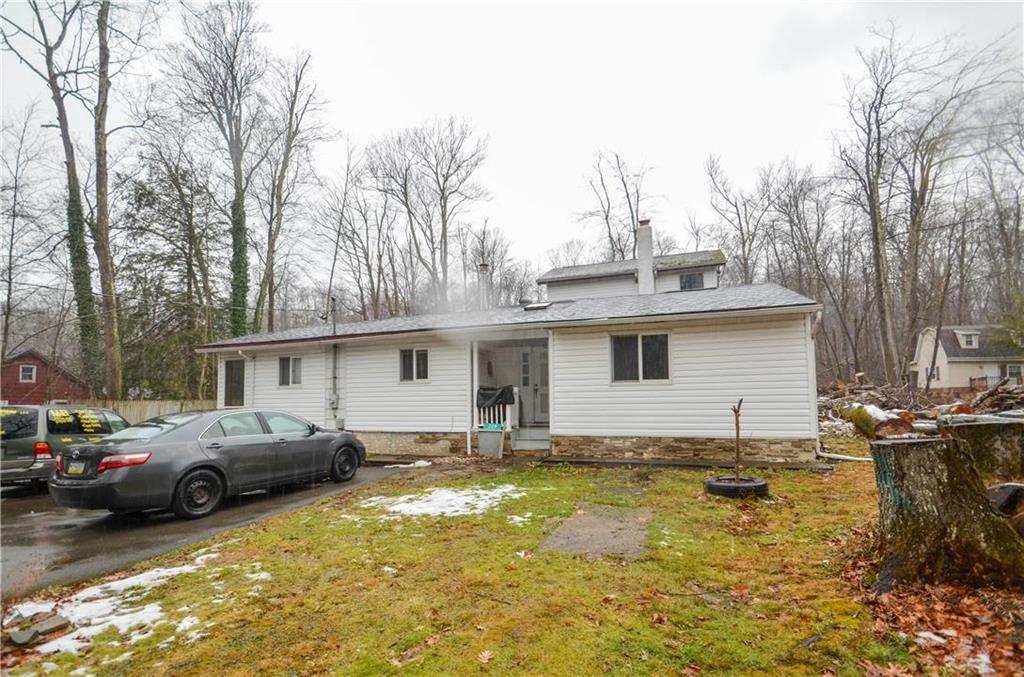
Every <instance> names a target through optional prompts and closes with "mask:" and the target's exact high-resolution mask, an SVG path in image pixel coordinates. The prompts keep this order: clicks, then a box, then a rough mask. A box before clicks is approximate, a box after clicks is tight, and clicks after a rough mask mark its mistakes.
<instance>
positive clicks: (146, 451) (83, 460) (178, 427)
mask: <svg viewBox="0 0 1024 677" xmlns="http://www.w3.org/2000/svg"><path fill="white" fill-rule="evenodd" d="M365 460H366V448H365V447H364V446H363V443H362V441H361V440H360V439H359V437H357V436H356V435H354V434H352V433H350V432H345V431H338V430H325V429H323V428H320V427H319V426H317V425H314V424H312V423H309V422H308V421H305V420H303V419H301V418H299V417H297V416H293V415H292V414H288V413H285V412H282V411H269V410H252V409H231V410H216V411H195V412H186V413H181V414H168V415H166V416H158V417H156V418H152V419H149V420H148V421H144V422H142V423H138V424H136V425H133V426H129V427H128V428H125V429H124V430H121V431H120V432H117V433H114V434H113V435H110V436H108V437H106V438H104V439H103V440H102V441H99V442H96V443H94V444H81V445H75V446H73V447H71V448H70V449H69V450H67V451H65V452H64V453H62V454H60V455H58V457H57V463H56V468H55V469H54V471H53V474H52V475H51V476H50V482H49V487H50V495H51V496H53V499H54V500H55V501H56V502H57V504H58V505H62V506H65V507H69V508H93V509H107V510H110V511H112V512H125V513H127V512H142V511H145V510H153V509H168V508H169V509H171V510H173V511H174V512H175V514H177V515H178V516H179V517H183V518H186V519H195V518H198V517H204V516H206V515H208V514H210V513H211V512H213V511H214V510H216V508H217V506H218V505H219V504H220V502H221V500H222V499H223V498H224V497H225V496H231V495H234V494H239V493H242V492H246V491H252V490H254V489H265V488H269V487H271V486H274V485H279V484H290V483H294V482H300V481H305V480H314V479H319V478H321V477H326V476H330V477H331V478H332V479H333V480H335V481H336V482H345V481H347V480H350V479H352V477H353V476H355V474H356V470H357V469H358V468H359V466H360V465H362V463H363V462H364V461H365Z"/></svg>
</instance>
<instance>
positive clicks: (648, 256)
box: [636, 219, 654, 294]
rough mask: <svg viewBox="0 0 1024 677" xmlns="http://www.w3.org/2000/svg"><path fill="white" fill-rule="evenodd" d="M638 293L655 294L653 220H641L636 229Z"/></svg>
mask: <svg viewBox="0 0 1024 677" xmlns="http://www.w3.org/2000/svg"><path fill="white" fill-rule="evenodd" d="M636 283H637V293H639V294H653V293H654V235H653V233H652V232H651V220H650V219H640V223H638V224H637V228H636Z"/></svg>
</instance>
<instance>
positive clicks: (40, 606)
mask: <svg viewBox="0 0 1024 677" xmlns="http://www.w3.org/2000/svg"><path fill="white" fill-rule="evenodd" d="M56 605H57V603H56V602H55V601H53V600H52V599H48V600H43V601H40V602H22V603H21V604H16V605H15V606H14V608H13V609H12V610H11V613H10V615H8V616H7V618H5V619H4V625H7V624H8V623H10V622H11V621H13V620H14V619H15V618H17V617H18V616H21V617H22V618H26V619H28V618H32V617H33V616H35V615H36V614H48V613H50V612H51V611H53V607H55V606H56Z"/></svg>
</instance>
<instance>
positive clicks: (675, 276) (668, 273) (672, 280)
mask: <svg viewBox="0 0 1024 677" xmlns="http://www.w3.org/2000/svg"><path fill="white" fill-rule="evenodd" d="M685 273H702V274H703V275H704V289H714V288H715V287H717V286H718V269H717V268H715V267H713V266H712V267H711V268H697V269H693V268H690V269H687V270H661V271H658V273H657V275H656V276H655V278H654V293H656V294H661V293H662V292H669V291H679V276H680V275H683V274H685Z"/></svg>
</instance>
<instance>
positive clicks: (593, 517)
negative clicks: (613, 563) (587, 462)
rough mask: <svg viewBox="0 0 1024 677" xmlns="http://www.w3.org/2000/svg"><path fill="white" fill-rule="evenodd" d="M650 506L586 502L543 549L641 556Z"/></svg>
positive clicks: (593, 556) (595, 554)
mask: <svg viewBox="0 0 1024 677" xmlns="http://www.w3.org/2000/svg"><path fill="white" fill-rule="evenodd" d="M650 520H651V509H650V508H620V507H616V506H612V505H593V504H588V503H584V504H583V505H581V506H580V507H579V509H578V510H577V511H576V514H575V515H573V516H572V517H570V518H569V519H567V520H566V521H565V522H564V523H563V524H562V526H560V527H558V529H556V530H555V532H554V533H553V534H551V535H550V536H549V537H548V539H547V540H546V541H544V544H543V545H541V547H540V549H541V550H558V551H559V552H567V553H573V554H585V555H587V556H588V558H591V559H597V558H599V557H603V556H604V555H617V556H620V557H622V558H624V559H627V560H634V559H638V558H640V557H641V556H643V554H644V552H645V550H646V549H645V546H644V544H645V543H646V541H647V523H648V522H650Z"/></svg>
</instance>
